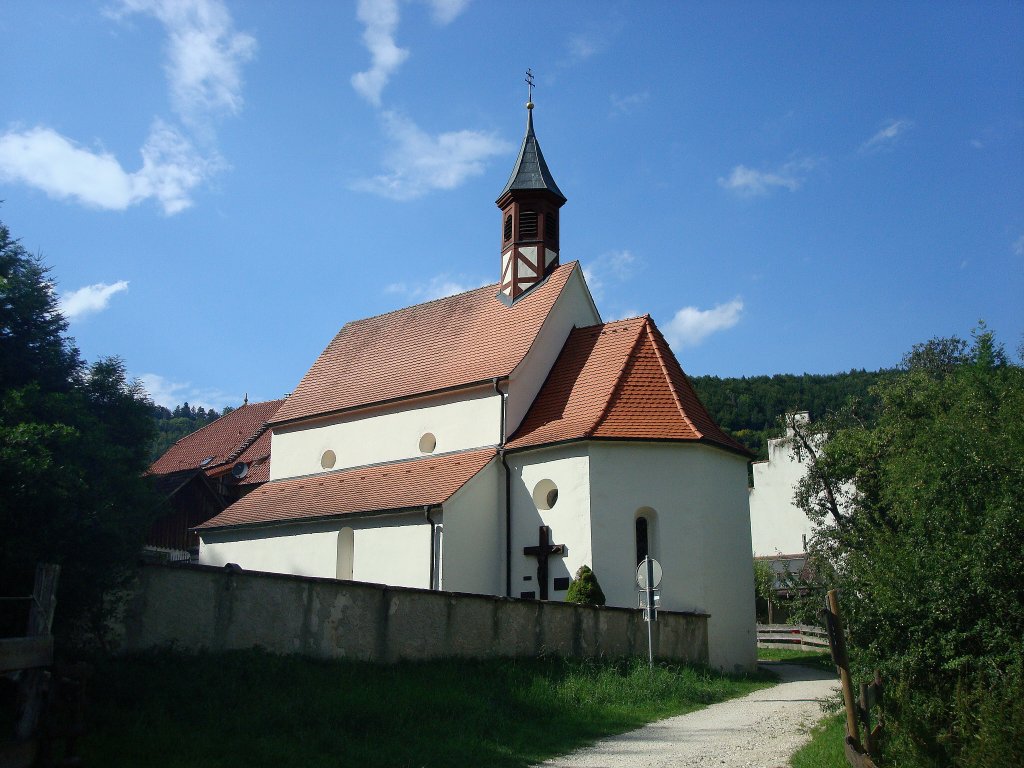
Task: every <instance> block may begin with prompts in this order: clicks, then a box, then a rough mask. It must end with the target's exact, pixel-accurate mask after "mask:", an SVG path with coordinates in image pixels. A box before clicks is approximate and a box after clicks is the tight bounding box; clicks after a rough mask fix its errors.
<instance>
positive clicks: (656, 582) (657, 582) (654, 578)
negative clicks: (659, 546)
mask: <svg viewBox="0 0 1024 768" xmlns="http://www.w3.org/2000/svg"><path fill="white" fill-rule="evenodd" d="M648 560H650V561H651V582H652V584H651V589H657V588H658V587H660V586H661V563H659V562H658V561H657V560H655V559H654V558H653V557H651V558H644V559H643V560H642V561H641V562H640V565H638V566H637V567H636V584H637V586H638V587H640V589H647V561H648Z"/></svg>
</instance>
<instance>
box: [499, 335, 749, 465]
mask: <svg viewBox="0 0 1024 768" xmlns="http://www.w3.org/2000/svg"><path fill="white" fill-rule="evenodd" d="M588 437H589V438H619V439H637V440H693V441H706V442H710V443H713V444H715V445H719V446H721V447H723V448H727V449H729V450H733V451H738V452H740V453H743V454H745V455H746V454H747V453H748V451H747V449H746V448H744V447H743V446H742V445H740V444H739V443H738V442H736V441H735V440H733V439H732V438H731V437H730V436H729V435H727V434H726V433H725V432H724V431H723V430H722V429H721V428H720V427H719V426H718V425H717V424H716V423H715V421H714V419H712V418H711V416H710V415H709V414H708V412H707V410H706V409H705V408H704V406H703V405H702V404H701V402H700V400H699V399H698V398H697V395H696V393H695V392H694V391H693V387H691V386H690V382H689V379H687V378H686V374H685V373H683V370H682V368H681V367H680V366H679V362H678V361H677V360H676V358H675V355H673V354H672V350H671V349H669V346H668V344H667V343H666V342H665V339H664V337H663V336H662V335H661V333H660V332H659V331H658V329H657V326H655V324H654V321H653V320H651V319H650V317H647V316H646V315H645V316H644V317H638V318H633V319H630V320H621V321H619V322H616V323H604V324H602V325H593V326H588V327H586V328H576V329H574V330H573V332H572V333H571V334H569V338H568V339H567V340H566V342H565V345H564V346H563V347H562V351H561V353H560V354H559V357H558V360H557V361H556V362H555V365H554V366H553V367H552V369H551V372H550V373H549V374H548V378H547V380H546V381H545V382H544V386H543V387H541V390H540V392H539V393H538V395H537V398H536V399H535V400H534V403H533V405H532V406H531V407H530V410H529V411H528V412H527V414H526V417H525V418H524V419H523V422H522V424H521V425H520V427H519V429H518V430H516V433H515V434H514V435H513V436H512V438H511V439H510V440H509V442H508V447H509V448H511V449H515V448H525V447H528V446H536V445H543V444H546V443H554V442H561V441H565V440H577V439H581V438H588Z"/></svg>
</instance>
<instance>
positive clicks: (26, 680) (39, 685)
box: [14, 563, 60, 741]
mask: <svg viewBox="0 0 1024 768" xmlns="http://www.w3.org/2000/svg"><path fill="white" fill-rule="evenodd" d="M59 578H60V566H59V565H52V564H49V563H39V565H37V566H36V580H35V585H34V586H33V588H32V608H31V610H30V611H29V614H28V631H27V632H26V633H25V634H26V636H27V637H39V636H43V635H49V634H50V629H51V627H52V626H53V611H54V609H55V608H56V607H57V579H59ZM48 674H49V673H48V672H46V671H45V670H42V669H29V670H25V671H24V672H22V678H21V684H20V685H19V687H18V711H19V713H20V717H19V718H18V724H17V727H16V728H15V731H14V735H15V738H16V739H17V740H18V741H28V740H29V739H33V738H35V735H36V728H37V726H38V725H39V715H40V714H41V713H42V710H43V700H44V693H45V688H46V678H47V676H48Z"/></svg>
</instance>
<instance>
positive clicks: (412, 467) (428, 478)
mask: <svg viewBox="0 0 1024 768" xmlns="http://www.w3.org/2000/svg"><path fill="white" fill-rule="evenodd" d="M494 456H495V450H494V449H493V448H484V449H481V450H475V451H465V452H463V453H450V454H446V455H443V456H430V457H428V458H423V459H412V460H409V461H399V462H394V463H390V464H378V465H376V466H372V467H361V468H356V469H345V470H340V471H338V472H330V473H327V474H320V475H308V476H306V477H294V478H288V479H286V480H275V481H274V482H272V483H265V484H264V485H261V486H260V487H259V488H257V489H256V490H254V491H252V492H251V493H249V494H248V495H247V496H244V497H242V498H241V499H239V500H238V501H236V502H235V503H234V504H232V505H231V506H230V507H228V508H227V509H225V510H224V511H223V512H221V513H220V514H219V515H217V516H216V517H214V518H213V519H211V520H208V521H207V522H205V523H203V524H202V525H200V526H199V528H200V529H205V528H224V527H231V526H238V525H256V524H260V523H281V522H289V521H299V520H311V519H317V518H325V517H335V516H337V515H346V514H352V513H355V512H378V511H392V510H401V509H416V508H420V507H423V506H426V505H429V506H434V505H436V504H443V503H444V502H446V501H447V500H448V499H450V498H451V497H452V495H453V494H454V493H455V492H456V491H457V490H459V488H461V487H462V486H463V485H465V484H466V483H467V482H468V481H469V479H470V478H472V477H473V476H474V475H476V474H477V473H478V472H479V471H480V470H481V469H483V468H484V467H485V466H486V465H487V463H488V462H489V461H490V460H491V459H493V458H494Z"/></svg>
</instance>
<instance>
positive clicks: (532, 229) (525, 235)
mask: <svg viewBox="0 0 1024 768" xmlns="http://www.w3.org/2000/svg"><path fill="white" fill-rule="evenodd" d="M536 237H537V212H536V211H520V212H519V238H520V239H521V240H527V239H530V238H536Z"/></svg>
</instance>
